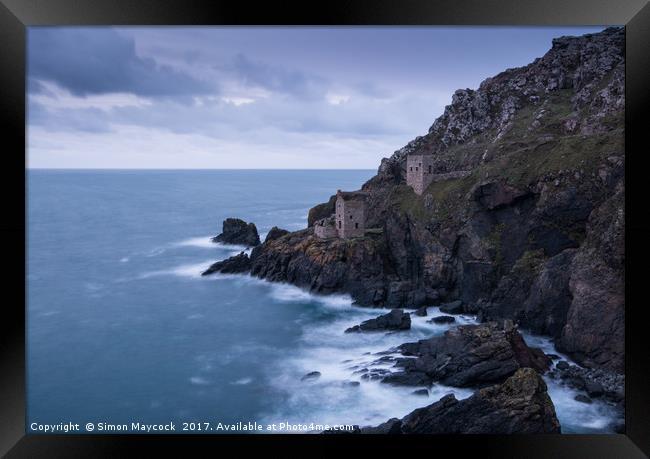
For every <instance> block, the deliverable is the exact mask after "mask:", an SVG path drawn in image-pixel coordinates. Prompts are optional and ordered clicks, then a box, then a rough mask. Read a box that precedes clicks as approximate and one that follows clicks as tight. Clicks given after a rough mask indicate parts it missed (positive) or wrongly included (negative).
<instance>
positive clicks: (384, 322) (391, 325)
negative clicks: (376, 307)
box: [345, 309, 411, 333]
mask: <svg viewBox="0 0 650 459" xmlns="http://www.w3.org/2000/svg"><path fill="white" fill-rule="evenodd" d="M410 328H411V315H410V314H409V313H408V312H404V311H402V310H401V309H393V310H392V311H391V312H389V313H388V314H384V315H381V316H379V317H376V318H374V319H368V320H365V321H363V322H361V324H360V325H355V326H354V327H350V328H348V329H347V330H345V333H352V332H371V331H384V330H408V329H410Z"/></svg>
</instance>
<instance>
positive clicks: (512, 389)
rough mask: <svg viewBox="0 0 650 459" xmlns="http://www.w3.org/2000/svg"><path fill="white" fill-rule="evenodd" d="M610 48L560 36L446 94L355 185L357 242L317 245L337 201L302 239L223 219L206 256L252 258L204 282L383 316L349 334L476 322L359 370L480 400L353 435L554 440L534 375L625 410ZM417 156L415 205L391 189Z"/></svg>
mask: <svg viewBox="0 0 650 459" xmlns="http://www.w3.org/2000/svg"><path fill="white" fill-rule="evenodd" d="M623 51H624V32H623V30H622V29H620V28H609V29H606V30H604V31H603V32H600V33H597V34H589V35H585V36H581V37H560V38H557V39H555V40H553V44H552V48H551V49H550V50H549V51H548V52H547V53H546V54H545V55H544V56H543V57H541V58H539V59H536V60H535V61H534V62H532V63H531V64H529V65H527V66H525V67H521V68H516V69H508V70H506V71H504V72H502V73H500V74H498V75H496V76H494V77H492V78H488V79H487V80H485V81H484V82H482V83H481V85H480V87H479V88H478V89H477V90H470V89H463V90H458V91H456V93H455V94H454V95H453V98H452V101H451V104H450V105H449V106H447V107H446V109H445V111H444V113H443V115H442V116H441V117H439V118H438V119H437V120H436V121H435V122H434V124H433V125H432V126H431V128H430V129H429V131H428V133H426V134H425V135H423V136H421V137H418V138H416V139H414V140H413V141H412V142H410V143H409V144H407V145H406V146H405V147H404V148H402V149H400V150H398V151H396V152H395V153H394V154H393V155H392V156H391V157H390V158H384V159H383V160H382V162H381V165H380V166H379V169H378V172H377V175H375V176H374V177H373V178H371V179H370V180H369V181H368V182H366V183H365V184H364V185H363V186H362V188H361V190H362V191H363V192H364V193H363V194H364V196H365V199H366V204H367V210H366V212H365V214H364V219H365V220H364V223H365V228H366V229H365V230H364V231H362V232H361V235H358V236H355V237H349V238H347V237H346V238H342V237H327V238H324V237H319V236H317V235H316V234H315V231H314V224H315V223H316V222H317V221H319V220H322V219H323V218H328V217H330V216H331V215H333V214H334V212H335V211H336V209H335V205H336V196H332V198H330V199H329V201H327V202H325V203H322V204H318V205H316V206H314V207H313V208H312V209H311V210H310V211H309V216H308V228H306V229H303V230H300V231H294V232H288V231H286V230H281V229H279V228H277V227H274V228H273V229H272V230H271V231H270V232H269V233H268V235H267V237H266V239H265V241H264V242H263V243H261V241H260V239H259V235H258V233H257V229H256V227H255V225H254V224H252V223H246V222H244V221H242V220H239V219H228V220H226V221H225V222H224V225H223V232H222V234H220V235H219V236H217V237H215V238H214V240H215V242H221V243H230V244H240V245H244V246H246V247H251V248H252V250H251V251H250V254H248V253H246V252H241V253H239V254H238V255H236V256H233V257H231V258H229V259H227V260H222V261H219V262H217V263H215V264H213V265H212V266H210V268H209V269H208V270H206V271H205V272H204V273H203V274H204V275H209V274H212V273H217V272H221V273H249V274H250V275H252V276H255V277H259V278H262V279H266V280H269V281H272V282H285V283H290V284H293V285H296V286H298V287H301V288H304V289H306V290H309V291H310V292H313V293H317V294H331V293H347V294H350V295H351V296H352V298H353V299H354V301H355V304H356V305H359V306H365V307H382V308H391V309H393V311H391V312H390V313H388V314H384V315H382V316H379V317H377V318H375V319H370V320H368V321H365V322H363V323H361V324H359V325H356V326H355V327H352V328H351V329H349V330H347V332H349V333H352V332H369V331H390V332H391V333H399V331H400V330H405V329H408V328H410V326H411V317H410V315H409V313H406V312H403V311H402V310H403V309H409V310H413V312H412V313H413V314H414V315H416V316H422V315H426V314H427V312H426V308H427V307H429V306H439V307H440V311H442V312H444V313H445V314H448V316H447V318H440V316H438V317H436V318H434V319H435V320H437V322H447V323H452V322H453V321H454V320H455V319H454V317H453V315H455V314H460V313H463V314H473V315H475V316H476V317H477V318H478V321H479V322H481V324H479V325H472V326H467V325H465V326H463V325H461V326H453V324H452V327H453V328H451V329H450V330H449V331H448V332H446V333H445V334H444V335H442V336H435V337H432V338H429V339H425V340H421V341H418V342H416V343H404V344H402V345H401V346H399V348H397V349H394V350H392V352H387V354H386V355H383V356H381V357H380V359H383V360H382V362H383V363H389V364H392V365H393V368H392V370H395V371H386V370H385V369H373V368H370V367H368V368H361V369H358V370H357V371H359V372H361V373H363V375H364V378H363V379H378V380H381V381H382V382H385V383H388V384H397V385H407V386H408V385H410V386H430V385H431V384H436V383H442V384H447V385H451V386H456V387H473V388H476V389H477V392H476V393H475V394H474V395H473V396H472V397H470V399H468V400H461V401H458V400H456V399H454V398H453V397H451V398H449V397H445V398H443V399H442V400H440V401H438V402H436V403H434V404H432V405H429V406H428V407H425V408H422V409H421V410H416V411H414V412H413V413H411V414H410V415H408V416H407V417H405V418H403V419H401V420H396V419H394V420H390V421H388V422H387V423H385V424H382V425H381V426H378V427H375V428H372V429H366V430H365V431H364V429H363V428H362V429H361V430H360V432H361V433H378V432H384V433H387V432H390V433H416V432H417V433H421V432H429V433H434V432H446V433H451V432H453V433H460V432H477V433H478V432H490V433H513V432H556V431H559V429H560V427H559V423H558V421H557V418H556V417H555V412H554V411H553V404H552V402H550V399H548V395H547V393H546V385H545V384H544V381H543V380H542V379H541V377H540V375H546V376H545V377H547V378H552V379H553V380H555V381H558V383H560V384H564V385H566V386H567V387H572V388H574V389H577V390H581V391H584V394H581V397H580V399H579V401H581V402H583V403H590V401H592V400H593V399H595V398H600V399H602V400H606V401H607V403H609V404H611V405H612V406H615V407H616V409H617V410H618V411H619V412H620V413H622V412H623V410H624V389H623V387H624V376H623V375H622V373H623V369H624V320H625V308H624V306H625V297H624V288H623V286H624V284H623V279H624V259H625V254H624V243H623V242H624V198H625V188H624V167H625V156H624V145H623V141H624V136H623V132H624V123H623V119H624V118H623V116H624V113H623V112H624V91H623V88H624V66H625V58H624V52H623ZM415 154H417V155H432V156H431V158H432V159H431V164H432V166H431V167H432V170H433V172H434V173H435V176H436V180H435V181H433V182H431V183H430V184H429V185H428V186H427V187H426V189H424V190H423V192H422V194H421V195H420V194H416V193H415V192H414V190H413V189H412V188H411V187H409V186H407V185H406V183H405V180H406V160H407V156H409V155H415ZM461 172H462V173H461ZM449 314H451V316H450V315H449ZM434 323H436V322H435V321H434ZM518 327H520V328H521V329H526V330H528V331H530V332H532V333H535V334H540V335H545V336H548V337H550V338H552V339H553V341H554V344H555V346H556V348H557V349H558V351H559V352H562V353H564V354H566V355H568V356H569V357H570V358H571V359H572V360H573V362H575V365H570V364H568V363H567V362H566V361H564V360H561V361H559V362H557V363H555V364H553V363H552V359H551V357H553V356H547V355H546V354H544V353H543V352H542V351H541V350H539V349H535V348H530V347H528V346H527V345H526V343H525V341H524V339H523V338H522V336H521V334H520V333H519V332H518ZM342 332H344V330H342ZM393 354H399V355H398V356H395V355H393ZM488 385H490V386H489V387H486V386H488ZM576 399H577V398H576ZM549 404H550V407H549ZM506 407H511V408H512V410H510V411H509V410H508V409H506ZM621 417H622V416H621ZM373 429H374V430H373ZM490 429H493V430H490ZM616 429H618V427H616Z"/></svg>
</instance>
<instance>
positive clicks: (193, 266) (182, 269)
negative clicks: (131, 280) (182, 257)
mask: <svg viewBox="0 0 650 459" xmlns="http://www.w3.org/2000/svg"><path fill="white" fill-rule="evenodd" d="M215 261H217V260H214V259H211V260H206V261H203V262H201V263H190V264H183V265H180V266H176V267H173V268H170V269H162V270H158V271H149V272H146V273H144V274H141V275H140V276H138V279H148V278H150V277H157V276H178V277H189V278H196V279H201V278H202V276H201V273H202V272H203V271H205V270H206V269H208V268H209V267H210V265H211V264H212V263H214V262H215Z"/></svg>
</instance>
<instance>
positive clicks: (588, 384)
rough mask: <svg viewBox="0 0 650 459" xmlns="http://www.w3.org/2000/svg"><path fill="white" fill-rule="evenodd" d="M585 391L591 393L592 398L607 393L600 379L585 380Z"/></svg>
mask: <svg viewBox="0 0 650 459" xmlns="http://www.w3.org/2000/svg"><path fill="white" fill-rule="evenodd" d="M585 391H586V392H587V393H588V394H589V396H590V397H591V398H597V397H600V396H601V395H603V394H604V393H605V389H604V388H603V385H602V384H600V383H599V382H598V381H585Z"/></svg>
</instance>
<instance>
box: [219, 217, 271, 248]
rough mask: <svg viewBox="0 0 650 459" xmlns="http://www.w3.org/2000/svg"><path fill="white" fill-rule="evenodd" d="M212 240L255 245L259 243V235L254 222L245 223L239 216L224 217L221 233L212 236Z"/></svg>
mask: <svg viewBox="0 0 650 459" xmlns="http://www.w3.org/2000/svg"><path fill="white" fill-rule="evenodd" d="M212 242H221V243H223V244H237V245H245V246H247V247H255V246H257V245H259V244H260V236H259V234H257V227H255V224H254V223H246V222H245V221H244V220H241V219H239V218H226V219H225V220H224V221H223V229H222V232H221V234H219V235H218V236H215V237H213V238H212Z"/></svg>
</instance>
